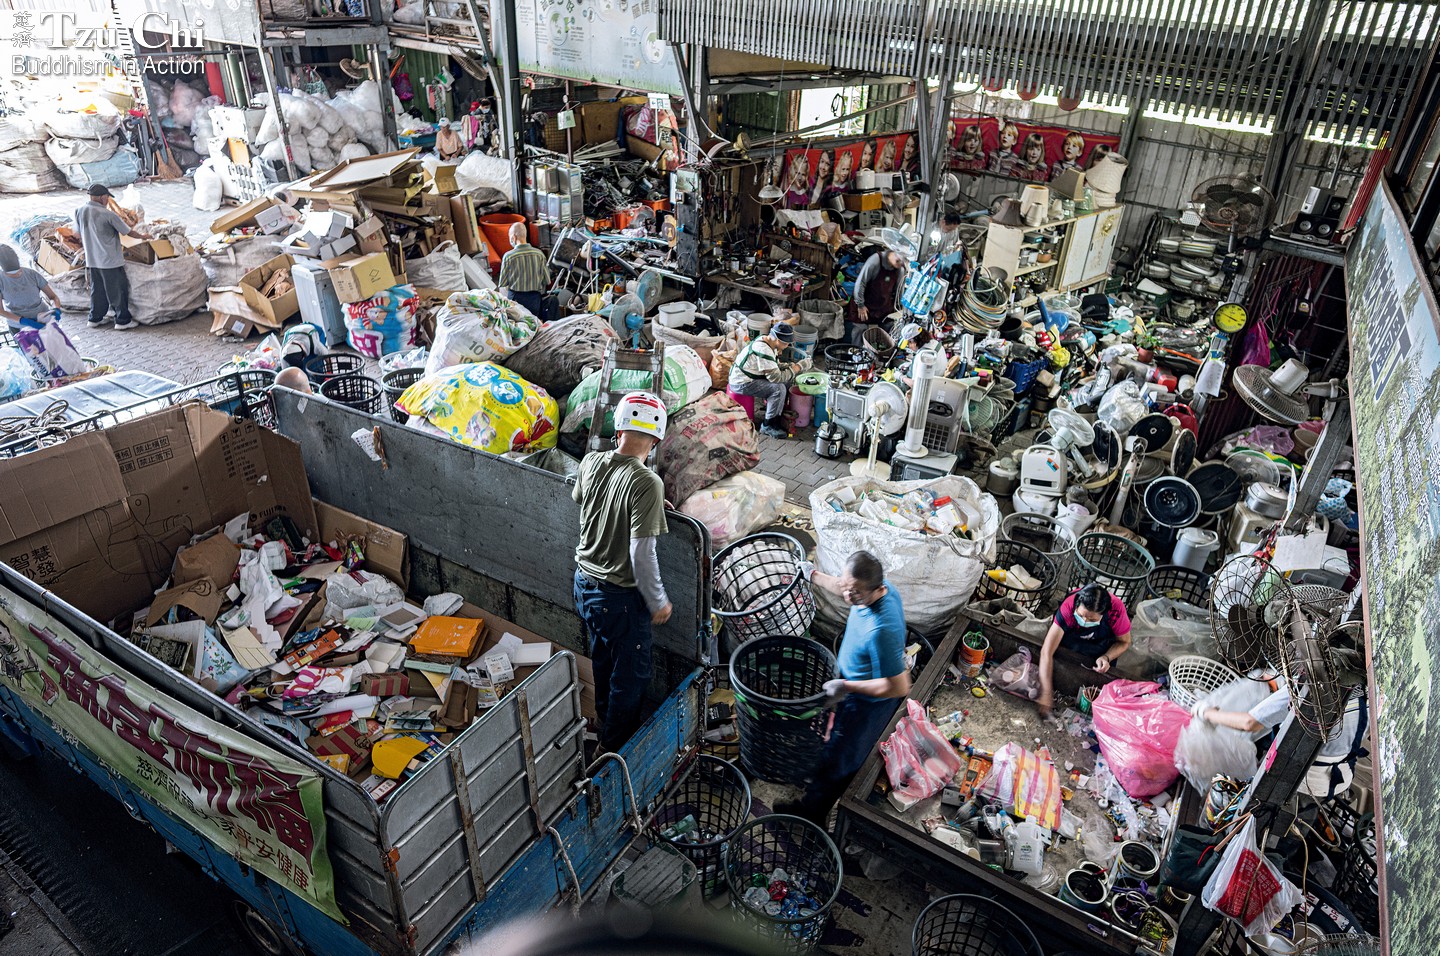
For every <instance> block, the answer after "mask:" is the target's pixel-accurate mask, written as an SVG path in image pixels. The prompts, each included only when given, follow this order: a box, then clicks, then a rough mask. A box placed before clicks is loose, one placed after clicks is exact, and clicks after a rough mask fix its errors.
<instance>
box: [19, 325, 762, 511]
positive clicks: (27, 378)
mask: <svg viewBox="0 0 1440 956" xmlns="http://www.w3.org/2000/svg"><path fill="white" fill-rule="evenodd" d="M34 387H35V376H34V370H33V369H31V367H30V363H29V362H27V361H26V360H25V356H24V355H23V354H22V353H21V352H20V351H19V350H18V349H0V399H5V398H15V397H16V396H19V395H24V394H25V393H26V392H28V391H30V389H32V388H34ZM781 487H782V489H783V487H784V486H781Z"/></svg>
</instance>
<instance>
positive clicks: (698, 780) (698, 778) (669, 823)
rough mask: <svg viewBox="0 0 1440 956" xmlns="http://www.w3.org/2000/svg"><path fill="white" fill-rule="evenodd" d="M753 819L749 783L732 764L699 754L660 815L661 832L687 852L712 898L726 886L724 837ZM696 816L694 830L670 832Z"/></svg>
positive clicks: (704, 890)
mask: <svg viewBox="0 0 1440 956" xmlns="http://www.w3.org/2000/svg"><path fill="white" fill-rule="evenodd" d="M749 819H750V784H749V783H748V782H747V781H746V780H745V775H744V774H743V773H741V772H740V770H739V768H737V767H736V766H735V765H734V764H733V763H731V762H730V761H728V760H721V759H720V758H719V757H711V756H709V755H707V754H700V755H699V756H698V757H696V758H695V761H694V763H692V764H691V765H690V767H689V768H688V769H687V771H686V773H685V777H684V779H682V780H681V781H680V785H679V786H677V787H676V788H675V789H674V790H672V791H671V792H670V795H669V796H668V797H666V799H665V802H664V803H663V804H662V805H661V806H660V809H659V810H658V811H656V813H655V821H654V824H653V827H654V829H655V831H656V836H657V838H658V839H660V840H661V841H662V842H664V843H666V844H669V845H670V846H672V847H674V848H675V849H676V850H679V851H680V852H681V853H683V854H684V855H685V856H686V857H687V858H688V859H689V860H690V862H691V863H694V864H695V868H696V869H697V870H699V871H700V888H701V892H702V893H704V895H705V898H706V899H709V898H711V897H712V896H714V895H715V894H716V893H718V892H720V890H721V889H723V888H724V886H725V876H724V860H723V859H722V850H723V848H724V846H725V841H726V840H728V839H730V837H732V836H734V835H735V831H736V830H738V829H740V827H741V826H743V825H744V824H745V821H746V820H749ZM688 820H694V827H693V829H689V830H687V831H686V832H684V833H679V834H675V835H673V836H666V835H665V831H666V830H667V829H669V828H670V827H673V826H675V825H677V824H681V825H683V824H685V823H686V822H687V821H688Z"/></svg>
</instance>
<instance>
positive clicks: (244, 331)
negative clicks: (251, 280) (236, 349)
mask: <svg viewBox="0 0 1440 956" xmlns="http://www.w3.org/2000/svg"><path fill="white" fill-rule="evenodd" d="M219 291H223V292H225V293H228V294H229V295H231V296H233V297H234V298H236V299H239V300H240V304H241V305H243V304H244V300H243V298H242V297H241V296H240V293H239V291H238V290H235V289H226V290H219ZM216 292H217V290H215V289H211V290H210V301H209V303H208V305H207V306H206V307H207V308H208V309H209V310H210V311H211V312H213V313H215V319H214V321H213V322H211V323H210V334H211V335H233V336H234V337H235V338H237V339H248V338H249V337H250V335H251V333H253V332H257V331H260V330H261V329H264V328H268V326H261V325H259V324H257V323H256V322H255V320H254V319H253V318H251V317H250V316H247V315H236V314H235V313H233V312H226V311H224V308H223V306H224V302H223V300H222V299H217V297H216Z"/></svg>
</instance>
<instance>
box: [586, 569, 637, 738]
mask: <svg viewBox="0 0 1440 956" xmlns="http://www.w3.org/2000/svg"><path fill="white" fill-rule="evenodd" d="M575 611H576V613H578V614H579V615H580V620H581V621H582V622H583V623H584V625H585V637H586V640H587V641H588V643H589V646H590V660H591V662H592V663H593V664H594V665H595V713H596V716H598V717H599V718H600V749H601V751H608V750H613V751H618V750H619V749H620V748H621V747H622V746H624V744H625V741H627V740H629V739H630V735H631V734H633V733H635V731H636V730H637V729H639V727H640V725H641V724H642V723H644V722H645V712H644V704H645V689H646V687H648V686H649V684H650V610H649V608H647V607H646V606H645V598H644V597H642V596H641V594H640V591H639V589H638V588H622V587H617V586H616V585H614V584H607V583H606V582H604V581H596V580H595V579H593V578H591V577H590V576H589V575H587V574H585V573H584V572H582V571H578V570H577V571H576V572H575Z"/></svg>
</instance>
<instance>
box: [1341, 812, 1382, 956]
mask: <svg viewBox="0 0 1440 956" xmlns="http://www.w3.org/2000/svg"><path fill="white" fill-rule="evenodd" d="M1378 873H1379V870H1378V869H1377V868H1376V865H1375V820H1374V818H1373V817H1371V816H1369V815H1368V814H1367V815H1366V816H1364V817H1362V818H1361V820H1360V822H1359V823H1358V824H1357V825H1356V827H1355V835H1354V836H1353V837H1351V838H1350V841H1349V844H1348V845H1347V846H1346V848H1345V856H1344V857H1343V858H1342V859H1341V861H1340V872H1339V874H1338V875H1337V876H1336V877H1335V887H1334V893H1335V895H1336V896H1338V897H1339V898H1340V902H1342V903H1344V904H1345V905H1346V906H1347V907H1349V908H1350V912H1352V913H1354V914H1355V918H1356V919H1357V920H1359V921H1360V925H1361V926H1363V927H1365V931H1366V932H1369V933H1378V932H1379V931H1380V883H1379V879H1378Z"/></svg>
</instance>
